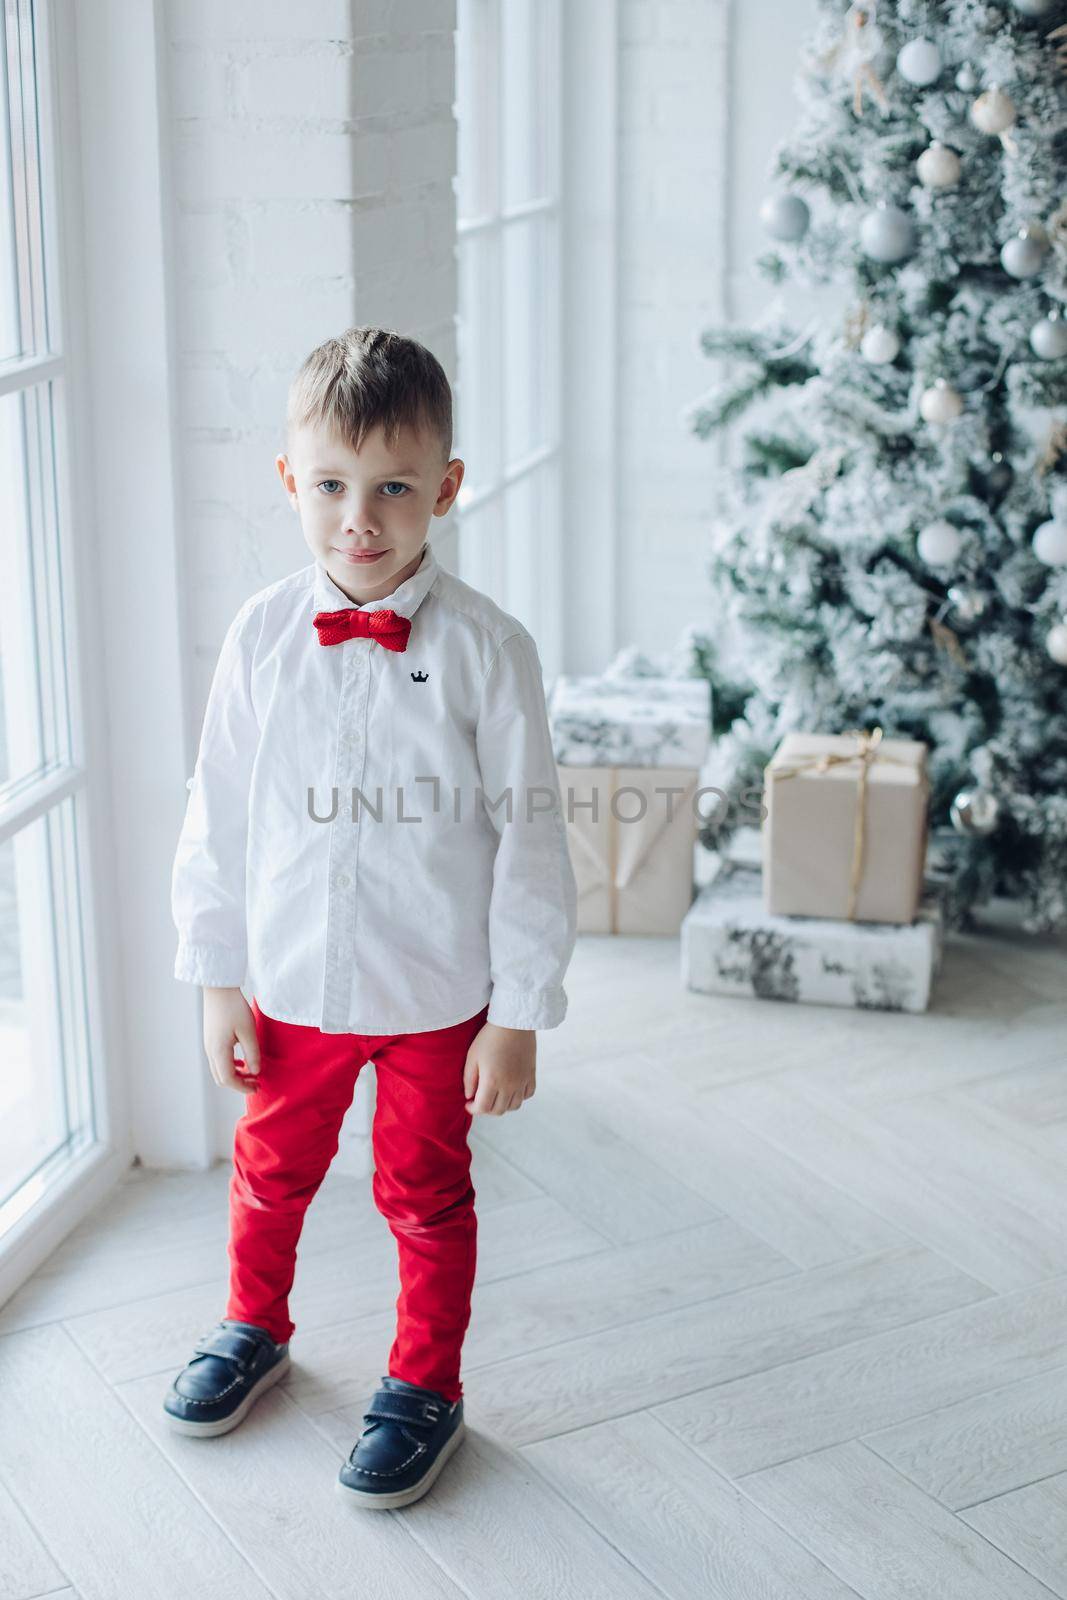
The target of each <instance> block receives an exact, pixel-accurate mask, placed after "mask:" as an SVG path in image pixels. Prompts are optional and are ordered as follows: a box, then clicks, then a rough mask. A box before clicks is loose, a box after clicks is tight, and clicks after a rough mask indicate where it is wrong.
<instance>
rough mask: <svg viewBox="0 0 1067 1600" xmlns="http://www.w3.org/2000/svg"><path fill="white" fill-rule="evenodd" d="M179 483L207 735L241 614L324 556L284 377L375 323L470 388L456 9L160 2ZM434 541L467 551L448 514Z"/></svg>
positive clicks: (408, 3) (315, 1) (197, 711)
mask: <svg viewBox="0 0 1067 1600" xmlns="http://www.w3.org/2000/svg"><path fill="white" fill-rule="evenodd" d="M164 14H165V24H166V37H167V45H168V51H167V69H168V70H167V88H168V91H169V117H170V130H169V131H170V141H169V154H170V163H171V186H172V216H171V225H172V231H173V240H174V246H175V255H174V291H175V329H176V334H175V337H176V352H175V353H176V365H177V372H178V394H177V400H178V431H179V474H180V482H181V490H182V516H183V533H184V545H183V558H184V582H185V586H186V599H187V605H186V618H187V623H186V627H187V643H188V649H189V653H190V662H191V666H190V672H191V678H190V690H191V694H190V717H191V719H192V724H193V729H192V732H193V734H194V735H195V731H196V730H197V729H198V728H199V725H200V720H201V718H202V714H203V707H204V702H205V699H206V696H207V689H208V684H209V681H210V675H211V671H212V668H213V666H214V662H215V658H216V656H217V653H218V646H219V643H220V640H221V637H222V634H223V632H224V630H225V627H226V625H227V623H228V622H229V620H230V618H231V617H232V616H233V614H234V612H235V611H236V610H237V608H238V606H239V605H240V604H241V602H242V601H243V600H244V599H245V598H246V597H247V595H248V594H250V593H252V592H253V590H255V589H256V588H259V587H261V586H262V585H263V584H265V583H269V582H272V581H273V580H274V579H275V578H276V577H281V576H282V575H283V574H285V573H287V572H291V571H293V570H294V569H295V568H297V567H298V566H301V565H303V563H304V562H305V561H306V560H309V559H310V556H309V554H308V551H307V546H306V545H305V544H304V541H303V538H302V536H301V534H300V529H299V526H298V523H297V520H296V517H295V515H294V513H293V512H292V510H291V509H290V507H289V504H288V502H287V501H286V500H285V498H284V495H283V493H282V488H281V484H280V482H279V479H278V476H277V473H276V471H275V468H274V456H275V454H276V452H277V450H278V449H279V447H280V445H281V429H282V420H283V415H284V406H285V393H286V387H287V385H288V382H289V378H290V377H291V375H292V373H293V371H294V370H295V368H296V367H297V365H298V364H299V362H300V361H301V360H302V358H303V357H304V356H305V355H306V354H307V352H308V351H309V350H310V349H311V348H312V347H313V346H314V345H315V344H317V343H318V342H319V341H320V340H321V339H323V338H325V337H327V335H329V334H331V333H336V332H338V331H340V330H341V329H342V328H344V327H347V326H349V325H350V324H352V323H358V322H376V323H381V324H383V325H385V326H388V327H397V328H400V329H401V330H402V331H404V332H405V333H410V334H412V335H414V336H415V337H416V338H419V339H421V340H422V341H423V342H424V343H425V344H427V345H428V346H429V347H430V348H431V349H432V350H433V351H434V353H435V354H436V355H437V356H438V358H439V359H440V361H441V362H442V364H443V365H444V367H445V370H446V372H447V373H448V375H449V378H450V379H451V380H452V381H453V382H455V377H456V366H455V336H454V316H455V311H456V297H457V280H456V267H455V259H454V246H455V201H454V196H453V192H452V173H453V171H454V167H455V126H454V119H453V115H452V99H453V93H454V52H453V40H452V30H453V28H454V27H455V0H165V5H164ZM434 538H435V542H436V543H437V544H438V546H439V548H441V549H442V553H443V555H444V557H445V560H446V563H447V562H449V561H450V554H449V552H450V541H449V539H448V531H447V529H446V527H445V525H444V524H435V526H434Z"/></svg>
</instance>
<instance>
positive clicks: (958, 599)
mask: <svg viewBox="0 0 1067 1600" xmlns="http://www.w3.org/2000/svg"><path fill="white" fill-rule="evenodd" d="M948 599H949V604H950V605H951V607H952V611H953V614H954V616H955V617H956V619H957V621H959V622H965V623H966V624H967V625H968V626H970V625H971V624H972V623H975V622H981V620H982V618H983V617H984V616H985V614H986V612H987V611H988V610H989V596H988V595H987V594H986V593H985V591H984V590H982V589H975V588H974V587H973V585H971V584H969V583H954V584H953V585H952V587H951V588H950V589H949V591H948Z"/></svg>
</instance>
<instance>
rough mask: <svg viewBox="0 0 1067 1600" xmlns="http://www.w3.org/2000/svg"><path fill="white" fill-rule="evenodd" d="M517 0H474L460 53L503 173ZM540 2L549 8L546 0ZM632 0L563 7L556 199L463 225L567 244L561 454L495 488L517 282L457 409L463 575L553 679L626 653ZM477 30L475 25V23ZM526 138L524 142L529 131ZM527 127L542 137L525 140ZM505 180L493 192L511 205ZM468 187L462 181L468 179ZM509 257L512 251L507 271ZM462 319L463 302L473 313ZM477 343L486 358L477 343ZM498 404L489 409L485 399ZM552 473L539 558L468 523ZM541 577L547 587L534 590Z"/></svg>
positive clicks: (560, 291) (556, 382) (539, 459)
mask: <svg viewBox="0 0 1067 1600" xmlns="http://www.w3.org/2000/svg"><path fill="white" fill-rule="evenodd" d="M508 3H509V0H472V3H471V4H470V5H469V7H464V6H463V5H462V4H461V6H460V10H459V17H458V20H459V23H460V27H462V28H468V29H469V28H471V27H473V28H474V36H473V37H468V38H460V37H459V30H458V29H457V38H456V48H457V58H458V56H459V52H461V51H466V52H467V53H468V59H471V58H472V57H473V58H475V59H476V60H477V62H478V67H479V70H478V72H477V74H476V76H474V75H472V79H471V87H469V88H468V89H467V91H466V94H465V96H464V90H463V87H462V74H461V72H460V71H459V67H458V60H457V84H458V85H459V87H458V97H464V98H465V100H466V101H467V102H468V103H460V99H459V98H457V104H456V107H455V110H456V115H457V120H458V121H460V122H461V124H462V122H463V121H466V122H467V124H468V127H467V128H466V129H464V128H463V127H462V126H461V128H460V138H461V140H462V139H463V137H464V136H466V137H467V138H476V139H479V140H480V141H481V145H482V153H483V159H484V160H485V161H486V162H487V163H489V164H490V165H493V164H495V165H496V166H497V169H498V168H499V158H500V150H501V141H502V137H503V130H504V125H503V118H504V117H506V116H507V115H508V114H509V112H510V114H511V115H512V117H513V118H515V117H518V116H519V115H521V112H522V108H521V106H512V107H502V106H501V104H500V101H501V84H502V82H503V80H504V76H505V75H504V73H503V71H502V68H501V57H500V52H501V40H500V32H499V18H500V7H501V6H502V5H506V4H508ZM533 3H534V4H535V5H539V4H540V0H533ZM618 5H619V0H582V4H581V5H580V6H575V5H563V4H560V6H559V10H558V13H556V15H555V23H554V39H555V44H554V50H553V57H554V60H553V63H552V67H551V77H552V81H553V87H554V93H553V94H552V95H551V96H550V97H549V98H548V101H547V103H546V104H545V105H543V106H540V107H538V108H536V109H537V114H538V116H539V117H543V118H547V119H549V120H550V122H551V128H550V129H549V130H548V131H549V135H550V138H549V143H550V146H551V147H552V148H553V149H554V150H555V152H556V161H555V166H554V174H553V183H554V187H553V188H552V189H551V191H550V193H549V194H548V195H546V196H545V197H543V198H542V201H541V202H539V203H538V204H536V205H535V207H531V208H527V207H515V208H513V210H511V211H506V210H504V211H502V210H501V209H500V208H499V207H498V206H497V205H496V204H495V203H494V204H492V205H487V206H486V207H485V208H484V210H483V211H482V212H480V213H479V214H478V215H477V216H464V215H462V209H461V213H460V216H459V220H458V223H457V253H458V255H459V257H460V264H461V274H460V276H461V282H462V276H463V274H462V268H463V254H464V252H469V251H470V250H471V249H472V248H475V247H476V246H475V244H474V241H475V240H477V239H478V238H479V236H481V237H494V236H496V237H499V235H500V233H501V231H502V230H503V229H505V228H507V227H508V225H509V224H514V223H515V222H516V221H520V220H521V219H522V218H523V217H524V216H525V215H528V214H530V212H531V211H539V212H541V213H543V214H546V215H550V216H553V217H554V218H555V221H556V234H557V240H558V248H557V251H556V254H555V259H554V261H553V263H552V269H551V270H552V275H551V280H550V281H549V282H547V283H543V284H542V285H541V286H540V296H541V303H542V304H543V305H544V306H545V307H546V324H547V327H548V343H549V349H550V352H552V353H553V359H554V364H555V371H554V374H553V376H552V379H551V382H552V391H553V394H554V396H555V401H556V404H555V419H556V420H555V428H554V431H553V437H552V443H551V446H550V448H549V449H548V450H545V451H541V452H537V453H535V454H533V455H531V456H530V457H529V458H528V459H526V460H523V461H519V462H514V463H510V464H506V465H505V470H504V471H503V472H501V473H499V474H497V475H496V476H495V477H490V478H489V480H488V482H487V481H486V478H485V474H484V472H482V471H480V466H479V464H480V461H481V460H482V459H487V460H497V459H499V458H500V456H501V455H502V449H501V446H500V442H499V434H500V433H501V432H502V430H503V415H504V404H505V395H504V389H505V385H504V360H505V359H506V347H505V339H504V330H503V320H504V319H503V315H502V300H503V288H502V284H501V282H500V274H499V272H498V273H497V274H496V275H495V278H494V279H493V280H492V281H491V282H490V284H489V286H488V288H489V293H488V294H487V296H486V299H485V302H484V303H480V304H479V306H478V307H477V308H476V312H477V315H478V316H479V318H480V321H481V323H482V329H481V337H480V339H479V340H478V341H471V340H470V339H469V338H467V337H465V330H464V327H463V321H462V317H461V319H460V326H459V333H460V339H459V350H460V360H459V370H458V383H457V400H458V405H457V414H458V419H459V435H460V437H459V440H458V443H459V444H460V446H461V448H460V450H459V453H460V454H462V453H463V452H464V451H466V452H468V453H469V456H470V460H469V462H468V474H467V479H466V481H465V482H464V485H463V488H462V489H461V490H460V494H459V496H458V499H457V506H456V516H457V523H458V529H459V552H460V554H459V570H460V575H461V576H462V577H464V578H466V579H468V581H469V582H471V583H474V584H476V585H477V586H478V587H479V588H483V589H485V590H486V591H487V592H488V593H490V594H492V595H493V597H494V598H495V599H496V600H498V602H499V603H500V604H502V605H503V606H504V607H505V609H508V610H513V611H515V612H516V614H518V615H519V616H520V617H521V620H522V621H523V622H524V623H525V624H526V625H527V626H528V627H529V628H530V630H531V632H532V633H533V634H534V636H535V637H536V638H537V641H538V646H539V651H540V654H541V658H542V665H543V667H544V669H545V678H546V682H550V681H551V679H552V678H554V677H555V676H556V675H557V674H558V673H560V672H564V671H566V672H593V671H599V670H600V669H601V668H602V667H603V665H604V663H605V662H606V661H607V660H608V659H609V658H610V656H611V655H612V654H613V653H614V651H615V650H616V648H617V645H618V640H617V626H618V598H617V583H618V578H617V574H618V543H617V532H616V530H617V527H618V505H617V489H616V484H617V481H618V465H619V454H618V419H617V402H616V395H617V382H616V378H617V367H618V292H617V272H618V248H617V234H618V181H619V179H618V167H619V151H618V114H617V94H618V87H617V86H618V49H619V16H618ZM472 17H473V18H474V22H473V23H472V22H471V20H470V19H471V18H472ZM522 132H523V130H522V129H521V128H517V127H516V128H512V129H511V130H510V134H511V137H512V138H513V139H514V138H517V137H519V136H520V135H521V133H522ZM526 132H527V133H528V132H529V130H526ZM499 187H500V185H499V173H498V170H497V172H495V173H492V174H491V176H490V181H489V183H488V184H487V188H488V190H489V196H490V197H491V198H492V197H498V196H499ZM457 189H458V185H457ZM501 259H502V253H501V251H500V250H499V249H498V250H497V263H498V265H499V262H500V260H501ZM461 309H462V308H461ZM472 343H476V344H477V350H476V353H475V355H474V356H473V361H474V364H475V366H476V370H475V371H474V372H472V371H471V370H470V368H471V363H472V355H471V348H470V347H471V345H472ZM472 393H473V394H474V395H476V396H482V397H484V396H491V397H495V404H492V405H491V406H489V407H488V408H486V409H487V411H488V415H487V416H486V417H485V420H480V419H477V418H475V417H473V416H470V415H468V409H469V408H468V407H466V406H465V394H467V395H470V394H472ZM483 405H484V401H483ZM538 471H543V472H547V473H549V474H550V475H551V479H552V491H551V495H549V496H546V514H545V515H544V516H543V517H542V525H541V527H540V528H539V529H538V530H537V533H536V538H535V539H534V540H533V541H530V543H529V546H528V548H527V549H525V550H519V551H514V550H512V549H511V548H510V547H509V544H508V539H507V529H506V526H504V523H503V518H502V517H501V518H500V519H499V520H498V529H502V530H503V531H502V536H500V537H498V538H496V539H495V540H486V539H485V538H484V537H481V536H479V535H478V534H476V533H474V532H472V531H471V529H470V527H469V525H468V527H467V528H466V529H465V528H464V520H463V517H464V511H465V510H466V511H470V510H471V509H477V508H478V507H479V506H482V505H485V504H487V503H490V504H491V503H493V501H500V500H501V499H502V497H503V496H504V494H505V493H506V491H507V489H508V487H509V486H510V484H512V483H514V482H517V481H521V479H522V478H523V477H524V476H525V475H529V474H531V473H534V472H538ZM534 569H536V577H535V579H534V581H529V579H530V574H531V572H532V571H533V570H534Z"/></svg>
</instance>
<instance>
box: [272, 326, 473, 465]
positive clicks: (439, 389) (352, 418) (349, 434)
mask: <svg viewBox="0 0 1067 1600" xmlns="http://www.w3.org/2000/svg"><path fill="white" fill-rule="evenodd" d="M306 423H311V424H312V425H318V424H320V423H321V424H323V425H324V426H326V427H327V428H330V429H331V430H332V431H334V432H336V433H338V434H339V435H340V437H341V438H342V439H343V440H344V442H345V443H346V444H347V445H348V446H349V448H350V449H352V450H356V451H358V450H359V447H360V445H361V444H362V443H363V439H364V437H365V436H366V434H367V433H368V432H369V431H370V429H372V428H374V427H375V426H376V425H378V424H381V427H382V431H383V432H384V434H385V439H386V443H387V445H388V446H389V448H390V449H393V448H394V447H395V445H396V442H397V438H398V436H399V430H400V428H401V427H404V426H406V427H410V428H413V429H414V430H415V431H416V432H419V431H421V430H422V429H423V428H425V429H426V430H427V431H428V432H429V434H430V435H431V437H432V436H434V435H436V437H437V438H439V439H440V441H441V448H442V452H443V454H442V458H441V459H442V461H448V460H449V458H450V457H451V454H452V390H451V388H450V387H449V382H448V379H447V377H446V376H445V370H444V368H443V367H442V365H441V363H440V362H439V361H438V359H437V357H436V356H435V355H434V354H433V353H432V352H431V351H430V350H427V348H426V346H425V345H424V344H420V343H419V341H418V340H417V339H409V338H408V337H407V336H406V335H404V334H402V333H397V332H396V330H395V329H391V328H373V327H359V328H347V329H346V330H345V332H344V333H342V334H338V336H337V337H336V338H334V339H326V340H324V341H323V343H322V344H320V345H317V346H316V348H315V349H314V350H312V352H311V354H310V355H309V356H308V357H307V358H306V359H305V360H304V362H303V364H302V365H301V367H300V370H299V371H298V372H297V374H296V376H295V377H294V379H293V381H292V383H291V384H290V386H289V402H288V406H287V408H286V428H287V430H288V431H290V432H291V430H292V429H293V428H299V427H302V426H304V425H305V424H306Z"/></svg>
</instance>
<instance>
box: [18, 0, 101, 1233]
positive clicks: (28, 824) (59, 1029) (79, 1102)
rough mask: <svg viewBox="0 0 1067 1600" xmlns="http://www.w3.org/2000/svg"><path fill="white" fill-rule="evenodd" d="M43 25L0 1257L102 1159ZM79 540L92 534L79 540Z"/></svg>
mask: <svg viewBox="0 0 1067 1600" xmlns="http://www.w3.org/2000/svg"><path fill="white" fill-rule="evenodd" d="M51 83H52V78H51V58H50V50H49V17H48V14H47V11H46V9H45V7H44V6H43V5H42V4H41V3H40V0H4V15H3V31H2V36H0V1254H2V1253H3V1249H4V1238H5V1235H9V1233H10V1230H11V1229H12V1228H13V1227H14V1226H15V1224H16V1223H18V1222H19V1220H20V1219H21V1218H22V1217H23V1216H25V1214H26V1213H27V1212H28V1211H29V1210H30V1209H31V1208H32V1207H33V1206H34V1205H35V1204H36V1203H37V1202H38V1201H39V1200H40V1199H42V1197H43V1196H44V1195H45V1194H46V1193H47V1191H48V1189H49V1187H50V1186H51V1185H52V1184H53V1183H54V1182H55V1180H56V1179H57V1178H58V1177H59V1176H61V1175H62V1174H63V1173H64V1172H65V1171H66V1170H67V1169H68V1168H69V1166H70V1163H71V1162H72V1161H73V1160H74V1159H75V1158H76V1157H77V1156H78V1154H79V1153H80V1152H82V1151H83V1150H85V1149H86V1148H87V1147H88V1146H90V1145H91V1144H93V1143H94V1141H95V1138H96V1130H95V1126H94V1115H93V1104H92V1093H91V1084H92V1074H91V1071H90V1043H89V1041H90V1036H91V1030H90V1027H89V1024H88V1009H87V984H86V976H85V960H84V945H83V938H82V928H83V906H84V901H85V874H84V871H83V863H84V861H85V858H86V854H87V839H86V817H85V782H86V773H85V767H84V763H83V757H82V748H81V726H82V723H81V715H80V706H79V700H78V694H77V690H78V684H77V681H76V674H75V673H73V672H72V671H71V670H69V668H68V663H69V662H70V661H71V659H72V644H73V637H74V634H73V622H74V617H73V612H72V604H73V600H74V596H73V595H72V594H71V592H70V591H71V587H72V585H71V582H70V576H69V553H70V541H71V534H72V530H71V528H70V526H69V523H70V514H69V496H68V495H67V493H66V449H65V443H64V440H65V425H66V416H67V402H66V376H67V375H66V365H65V360H64V353H63V337H62V329H61V328H60V325H59V324H60V315H59V304H60V300H59V294H58V284H57V281H56V279H57V266H58V262H59V250H58V247H57V238H56V219H57V214H58V210H59V207H58V205H57V203H56V184H55V175H54V168H53V149H54V146H53V138H52V131H51V130H52V121H51V114H52V94H51ZM82 531H83V532H84V530H82Z"/></svg>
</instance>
